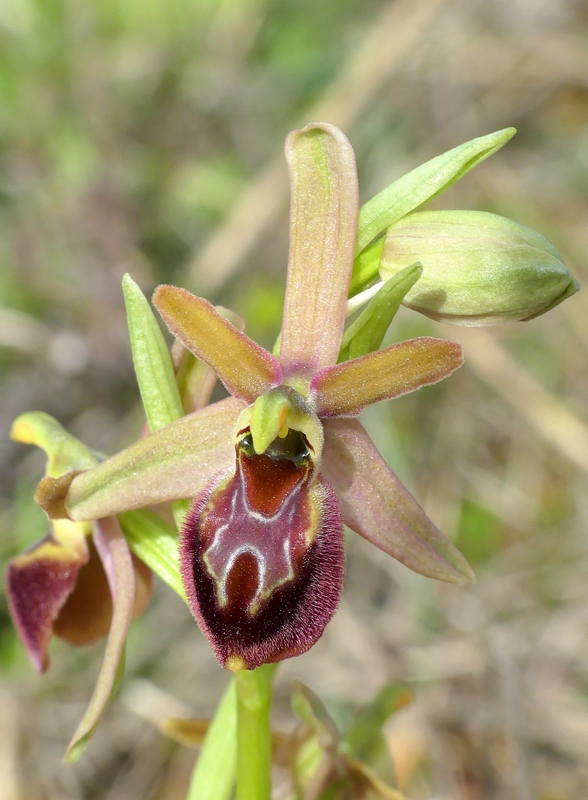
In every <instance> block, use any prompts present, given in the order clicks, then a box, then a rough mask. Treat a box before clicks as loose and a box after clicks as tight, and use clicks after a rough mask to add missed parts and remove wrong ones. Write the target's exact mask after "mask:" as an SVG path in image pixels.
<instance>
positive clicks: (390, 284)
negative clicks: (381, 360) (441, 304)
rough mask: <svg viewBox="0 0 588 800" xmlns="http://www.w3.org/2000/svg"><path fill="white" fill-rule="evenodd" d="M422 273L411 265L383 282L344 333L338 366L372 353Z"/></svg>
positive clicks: (421, 269)
mask: <svg viewBox="0 0 588 800" xmlns="http://www.w3.org/2000/svg"><path fill="white" fill-rule="evenodd" d="M422 272H423V267H422V265H421V264H412V265H411V266H410V267H405V269H403V270H401V271H400V272H397V273H396V275H394V276H393V277H392V278H390V279H389V280H387V281H386V283H385V284H384V285H383V286H382V288H381V289H380V291H379V292H378V293H377V294H376V295H375V296H374V297H372V299H371V300H370V302H369V303H368V304H367V306H366V307H365V308H364V310H363V311H362V312H361V314H360V315H359V317H358V318H357V319H356V320H355V321H354V322H353V323H352V324H351V325H350V326H349V327H348V328H347V330H346V331H345V333H344V335H343V341H342V342H341V351H340V353H339V363H341V361H347V360H348V359H350V358H358V357H359V356H365V355H367V353H373V351H374V350H377V349H378V348H379V347H380V345H381V344H382V340H383V339H384V336H385V335H386V331H387V330H388V327H389V326H390V323H391V322H392V320H393V319H394V317H395V315H396V312H397V311H398V309H399V308H400V304H401V303H402V301H403V299H404V296H405V295H406V293H407V292H409V291H410V289H412V287H413V286H414V284H415V283H416V282H417V281H418V279H419V278H420V276H421V275H422Z"/></svg>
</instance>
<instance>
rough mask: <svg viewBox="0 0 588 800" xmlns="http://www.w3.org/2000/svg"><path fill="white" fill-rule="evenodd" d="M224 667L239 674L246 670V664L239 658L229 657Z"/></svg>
mask: <svg viewBox="0 0 588 800" xmlns="http://www.w3.org/2000/svg"><path fill="white" fill-rule="evenodd" d="M225 667H226V668H227V669H230V670H231V672H240V670H242V669H247V664H246V663H245V662H244V661H243V659H242V658H241V656H229V657H228V658H227V661H226V664H225Z"/></svg>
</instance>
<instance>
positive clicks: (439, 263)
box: [380, 211, 580, 325]
mask: <svg viewBox="0 0 588 800" xmlns="http://www.w3.org/2000/svg"><path fill="white" fill-rule="evenodd" d="M416 261H419V262H420V263H421V264H422V265H423V274H422V276H421V278H420V280H419V281H417V283H416V284H415V285H414V286H413V288H412V289H411V290H410V291H409V292H408V294H407V295H406V296H405V298H404V300H403V305H405V306H407V307H408V308H412V309H413V310H415V311H419V312H420V313H422V314H425V315H426V316H428V317H432V318H433V319H437V320H441V321H443V322H451V323H453V324H456V325H495V324H497V323H499V322H504V321H506V320H528V319H532V318H533V317H537V316H539V314H544V313H545V312H546V311H549V310H550V309H552V308H553V307H554V306H556V305H557V304H558V303H561V302H562V300H565V299H566V298H567V297H570V296H571V295H573V294H574V293H575V292H577V291H578V289H579V288H580V287H579V285H578V283H577V282H576V280H575V279H574V277H573V275H572V274H571V272H570V271H569V269H568V268H567V267H566V266H565V264H564V263H563V260H562V256H561V254H560V253H559V251H558V250H557V248H556V247H555V246H554V245H553V244H551V242H550V241H549V240H548V239H546V238H545V237H544V236H542V235H541V234H540V233H538V232H537V231H535V230H533V229H532V228H528V227H527V226H526V225H519V224H518V223H517V222H513V221H512V220H509V219H506V218H505V217H500V216H498V215H496V214H489V213H487V212H483V211H420V212H416V213H414V214H409V215H408V216H406V217H404V218H403V219H402V220H400V221H399V222H397V223H396V224H395V225H392V226H391V227H390V228H388V233H387V236H386V244H385V246H384V251H383V254H382V259H381V262H380V275H381V277H382V279H383V280H387V279H388V278H390V277H391V276H392V275H394V274H395V273H396V272H398V271H399V270H401V269H403V268H404V267H406V266H407V265H408V264H414V263H415V262H416Z"/></svg>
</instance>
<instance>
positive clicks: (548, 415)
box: [451, 330, 588, 473]
mask: <svg viewBox="0 0 588 800" xmlns="http://www.w3.org/2000/svg"><path fill="white" fill-rule="evenodd" d="M451 335H452V338H453V339H457V340H458V341H459V342H460V344H461V345H462V346H463V348H464V354H465V361H466V364H467V365H468V366H469V367H470V369H472V370H473V371H474V372H475V373H476V375H477V376H478V377H479V378H480V379H481V380H482V381H484V383H486V384H487V385H488V386H490V387H491V388H492V389H493V390H494V391H495V392H497V393H498V394H499V395H500V396H501V397H503V398H504V399H505V400H506V402H507V403H508V404H509V405H510V406H512V407H513V408H514V409H515V410H516V411H517V412H518V413H519V414H520V415H521V416H522V417H523V418H524V419H526V420H527V422H528V423H529V424H530V425H532V427H533V428H535V430H537V431H538V432H539V433H540V434H541V436H543V437H544V438H545V439H546V440H547V441H548V442H550V444H551V445H552V446H553V447H554V448H555V449H556V450H558V451H559V452H560V453H562V454H563V455H564V456H566V457H567V458H569V459H570V461H571V462H572V463H573V464H575V465H576V466H577V467H579V468H580V469H581V470H582V471H583V472H586V473H588V425H587V424H586V423H585V422H583V421H582V420H581V419H579V417H577V416H576V415H575V414H574V413H573V412H572V411H570V410H569V408H566V406H564V405H563V403H561V402H560V401H559V400H558V399H557V398H555V397H553V395H551V394H550V393H549V392H548V391H547V390H546V389H544V388H543V387H542V386H541V385H540V384H539V383H537V381H536V380H535V379H534V378H533V377H532V376H531V375H530V374H529V373H528V372H527V371H526V370H525V369H524V368H523V367H521V366H520V365H519V364H517V362H516V361H515V360H514V358H513V357H512V356H511V355H509V353H507V351H506V350H505V348H504V347H501V346H500V344H498V342H496V340H495V339H494V338H493V337H492V336H491V334H489V333H486V331H482V330H475V331H463V330H459V331H457V333H454V332H453V331H452V333H451Z"/></svg>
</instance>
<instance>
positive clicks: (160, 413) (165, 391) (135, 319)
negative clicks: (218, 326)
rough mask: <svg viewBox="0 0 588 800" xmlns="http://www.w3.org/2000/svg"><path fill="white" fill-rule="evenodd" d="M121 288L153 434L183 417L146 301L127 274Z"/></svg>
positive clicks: (164, 349) (162, 341) (166, 356)
mask: <svg viewBox="0 0 588 800" xmlns="http://www.w3.org/2000/svg"><path fill="white" fill-rule="evenodd" d="M122 287H123V292H124V296H125V306H126V309H127V322H128V326H129V336H130V339H131V350H132V353H133V364H134V365H135V372H136V374H137V383H138V384H139V391H140V392H141V400H142V401H143V406H144V408H145V416H146V417H147V423H148V424H149V428H150V430H151V431H152V432H153V431H156V430H159V428H163V427H164V426H165V425H169V423H170V422H174V421H175V420H176V419H179V418H180V417H183V416H184V409H183V406H182V399H181V397H180V392H179V390H178V387H177V385H176V379H175V374H174V368H173V364H172V360H171V356H170V354H169V351H168V348H167V344H166V342H165V339H164V337H163V333H162V332H161V328H160V327H159V324H158V322H157V320H156V319H155V315H154V314H153V312H152V310H151V307H150V305H149V303H148V301H147V298H146V297H145V295H144V294H143V292H142V291H141V289H140V288H139V287H138V286H137V284H136V283H135V281H134V280H133V279H132V278H131V276H130V275H128V274H127V275H125V276H124V277H123V281H122Z"/></svg>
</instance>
